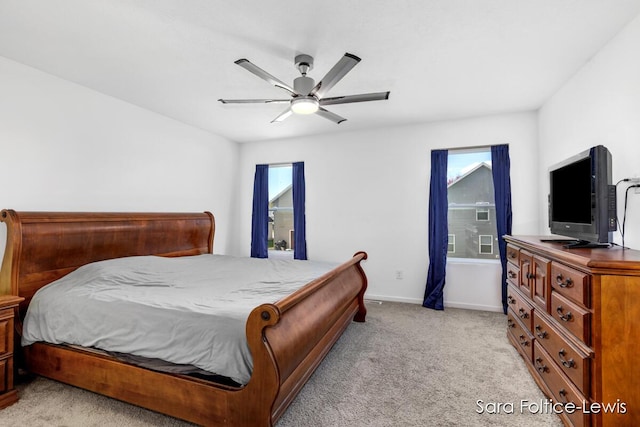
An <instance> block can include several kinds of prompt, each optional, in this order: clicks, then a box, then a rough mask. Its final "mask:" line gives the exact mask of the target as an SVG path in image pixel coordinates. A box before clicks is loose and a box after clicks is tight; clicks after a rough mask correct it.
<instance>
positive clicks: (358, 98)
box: [320, 92, 390, 105]
mask: <svg viewBox="0 0 640 427" xmlns="http://www.w3.org/2000/svg"><path fill="white" fill-rule="evenodd" d="M389 93H390V92H376V93H363V94H360V95H347V96H334V97H332V98H322V99H321V100H320V105H334V104H348V103H351V102H367V101H383V100H385V99H389Z"/></svg>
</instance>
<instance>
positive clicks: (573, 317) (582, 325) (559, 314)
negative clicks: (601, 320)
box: [551, 292, 591, 345]
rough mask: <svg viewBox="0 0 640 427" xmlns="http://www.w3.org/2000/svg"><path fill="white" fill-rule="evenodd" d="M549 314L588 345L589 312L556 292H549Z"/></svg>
mask: <svg viewBox="0 0 640 427" xmlns="http://www.w3.org/2000/svg"><path fill="white" fill-rule="evenodd" d="M551 316H553V318H554V319H556V320H557V321H558V322H560V324H561V325H562V326H563V327H565V328H566V329H567V330H569V331H570V332H571V333H572V334H573V335H575V336H576V337H577V338H578V339H580V340H581V341H582V342H584V343H585V344H587V345H590V344H591V342H590V339H589V338H590V334H589V331H590V328H589V323H590V321H591V313H590V312H589V311H588V310H586V309H584V308H582V307H580V306H579V305H577V304H576V303H574V302H571V301H570V300H569V299H567V298H565V297H563V296H562V295H560V294H558V293H557V292H551Z"/></svg>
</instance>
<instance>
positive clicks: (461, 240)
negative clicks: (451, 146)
mask: <svg viewBox="0 0 640 427" xmlns="http://www.w3.org/2000/svg"><path fill="white" fill-rule="evenodd" d="M447 199H448V202H449V210H448V215H447V221H448V224H449V229H448V234H449V239H448V247H447V257H449V258H481V259H497V258H499V256H500V255H499V254H496V253H495V252H494V250H493V245H494V243H493V242H494V237H493V236H496V235H497V231H496V224H495V222H494V221H495V209H496V207H495V201H494V194H493V174H492V170H491V148H490V147H480V148H474V149H461V150H449V152H448V157H447Z"/></svg>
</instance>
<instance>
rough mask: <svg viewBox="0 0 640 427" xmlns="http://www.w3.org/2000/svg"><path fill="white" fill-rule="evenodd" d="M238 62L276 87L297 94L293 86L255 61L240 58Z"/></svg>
mask: <svg viewBox="0 0 640 427" xmlns="http://www.w3.org/2000/svg"><path fill="white" fill-rule="evenodd" d="M235 63H236V64H238V65H239V66H241V67H242V68H244V69H245V70H247V71H249V72H251V73H253V74H255V75H256V76H258V77H260V78H261V79H262V80H265V81H267V82H268V83H270V84H272V85H274V86H275V87H279V88H281V89H284V90H286V91H287V92H289V93H291V94H292V95H297V93H296V92H295V91H294V90H293V88H292V87H291V86H289V85H288V84H286V83H284V82H283V81H282V80H279V79H277V78H275V77H273V76H272V75H271V74H269V73H267V72H266V71H265V70H263V69H262V68H260V67H258V66H257V65H254V64H253V63H251V62H249V60H248V59H244V58H243V59H238V60H237V61H235Z"/></svg>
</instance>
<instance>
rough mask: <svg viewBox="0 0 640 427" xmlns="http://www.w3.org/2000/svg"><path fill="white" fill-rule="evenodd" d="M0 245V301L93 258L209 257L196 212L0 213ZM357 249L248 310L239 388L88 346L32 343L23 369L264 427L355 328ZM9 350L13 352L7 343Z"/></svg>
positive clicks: (208, 229) (199, 416) (204, 217)
mask: <svg viewBox="0 0 640 427" xmlns="http://www.w3.org/2000/svg"><path fill="white" fill-rule="evenodd" d="M0 215H1V218H0V220H1V221H2V222H4V223H6V226H7V244H6V250H5V254H4V259H3V262H2V270H1V271H0V295H4V294H8V295H18V296H21V297H23V298H25V300H24V302H23V303H22V304H21V305H20V308H19V316H17V319H16V322H15V323H16V331H17V335H18V336H20V334H21V330H22V329H21V328H22V323H21V319H23V318H24V315H25V313H26V310H27V307H28V304H29V302H30V300H31V298H32V296H33V295H34V293H35V292H36V291H37V290H38V289H39V288H41V287H43V286H45V285H46V284H48V283H51V282H52V281H54V280H57V279H58V278H60V277H62V276H64V275H66V274H68V273H69V272H71V271H73V270H75V269H77V268H78V267H80V266H82V265H84V264H88V263H91V262H94V261H101V260H105V259H112V258H120V257H129V256H137V255H159V256H166V257H180V256H188V255H198V254H205V253H212V251H213V237H214V232H215V222H214V218H213V215H212V214H210V213H208V212H205V213H62V212H16V211H13V210H3V211H2V212H1V214H0ZM366 258H367V255H366V253H364V252H358V253H356V254H355V255H354V256H353V258H352V259H350V260H349V261H347V262H345V263H343V264H342V265H340V266H339V267H337V268H335V269H334V270H332V271H330V272H329V273H326V274H324V275H323V276H321V277H319V278H318V279H315V280H313V281H312V282H310V283H308V284H306V285H305V286H303V287H302V288H300V289H299V290H297V291H295V292H294V293H292V294H291V295H289V296H287V297H285V298H283V299H281V300H280V301H278V302H276V303H273V304H263V305H260V306H259V307H256V308H255V309H253V311H252V312H251V314H250V315H249V317H248V319H247V322H246V338H247V342H248V345H249V348H250V350H251V354H252V357H253V372H252V375H251V379H250V381H249V382H248V383H247V384H246V385H244V386H241V387H235V386H229V385H224V384H222V383H218V382H212V381H209V380H203V379H198V378H194V377H192V376H186V375H177V374H168V373H161V372H157V371H154V370H149V369H145V368H141V367H139V366H135V365H132V364H129V363H126V362H122V361H119V360H117V359H115V358H112V357H110V356H106V355H101V354H96V353H95V352H93V351H90V350H84V349H81V348H76V347H69V346H63V345H54V344H45V343H40V342H39V343H35V344H32V345H30V346H27V347H24V348H23V349H22V351H21V352H20V354H19V355H18V364H19V365H21V366H22V367H24V368H25V369H26V370H27V371H29V372H31V373H34V374H37V375H41V376H44V377H47V378H51V379H54V380H57V381H60V382H63V383H67V384H70V385H73V386H77V387H80V388H83V389H87V390H91V391H94V392H96V393H99V394H103V395H106V396H109V397H112V398H115V399H119V400H122V401H125V402H129V403H131V404H134V405H138V406H141V407H145V408H148V409H151V410H153V411H157V412H161V413H164V414H167V415H170V416H173V417H176V418H180V419H183V420H187V421H190V422H193V423H196V424H201V425H230V426H272V425H273V424H274V423H275V422H276V420H278V418H279V417H280V416H281V415H282V414H283V412H284V411H285V410H286V408H287V407H288V405H289V404H290V403H291V401H292V400H293V399H294V397H295V396H296V395H297V393H298V392H299V391H300V389H301V388H302V387H303V385H304V384H305V383H306V381H307V380H308V379H309V377H310V376H311V374H312V373H313V372H314V370H315V369H316V367H317V366H318V365H319V364H320V363H321V361H322V360H323V359H324V357H325V355H326V354H327V353H328V352H329V350H330V349H331V347H332V346H333V344H334V343H335V342H336V341H337V340H338V338H339V337H340V336H341V334H342V332H343V331H344V330H345V329H346V328H347V326H348V325H349V323H350V322H351V321H352V320H355V321H359V322H363V321H364V320H365V315H366V309H365V306H364V301H363V298H364V292H365V290H366V286H367V279H366V276H365V274H364V271H363V270H362V267H361V266H360V262H361V261H362V260H364V259H366ZM16 350H18V346H16Z"/></svg>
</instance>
